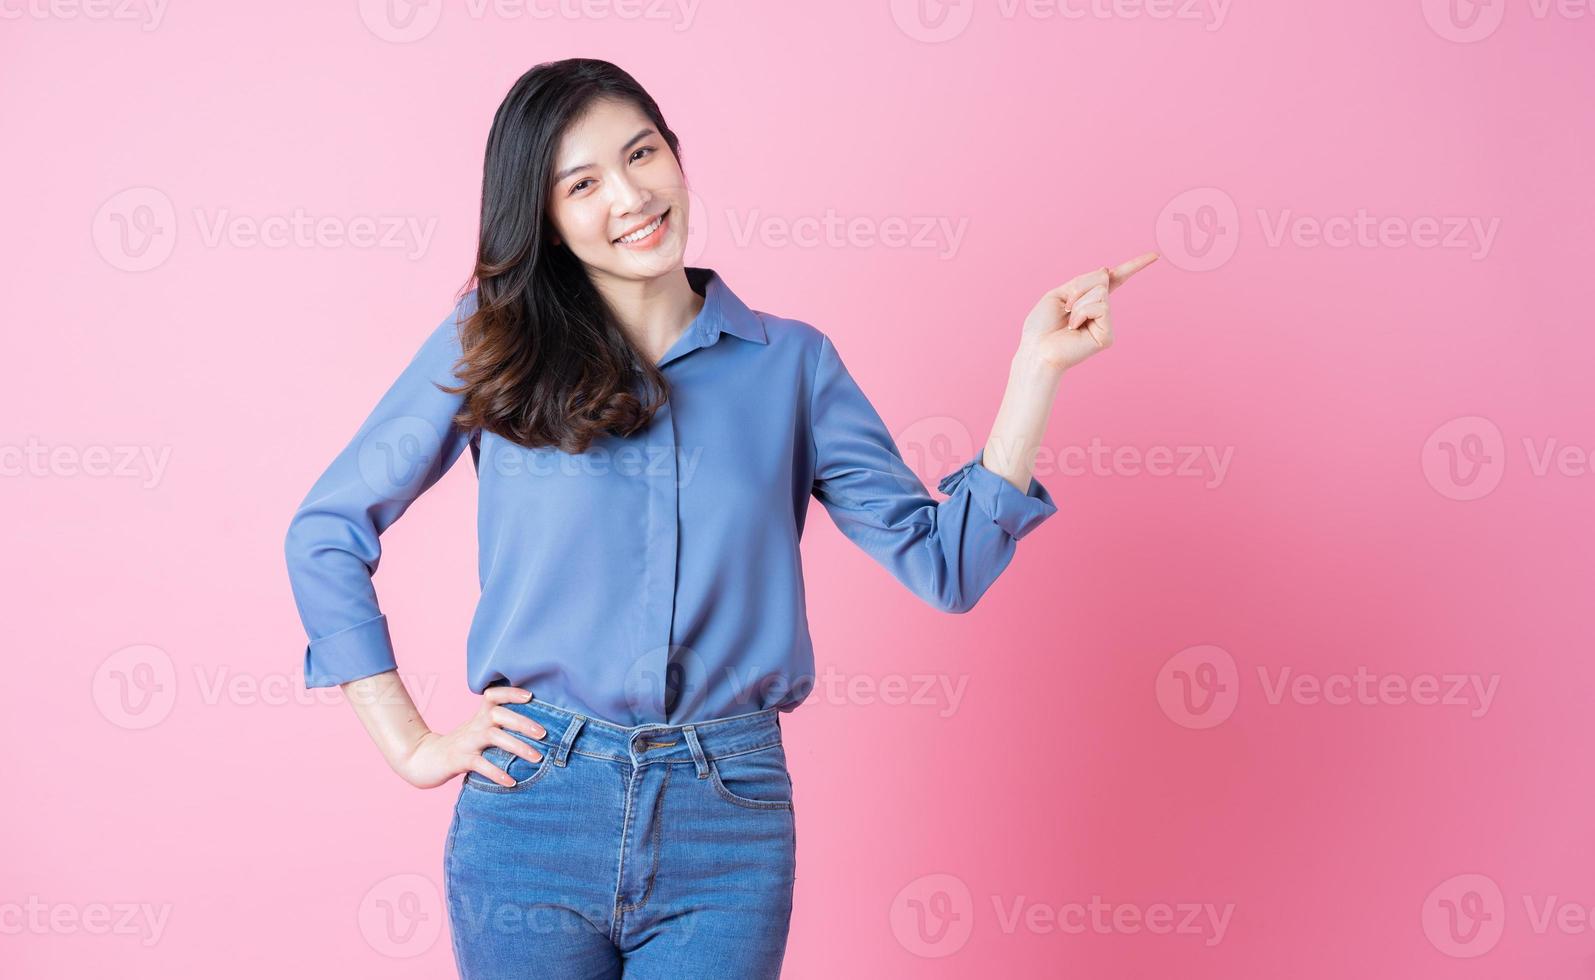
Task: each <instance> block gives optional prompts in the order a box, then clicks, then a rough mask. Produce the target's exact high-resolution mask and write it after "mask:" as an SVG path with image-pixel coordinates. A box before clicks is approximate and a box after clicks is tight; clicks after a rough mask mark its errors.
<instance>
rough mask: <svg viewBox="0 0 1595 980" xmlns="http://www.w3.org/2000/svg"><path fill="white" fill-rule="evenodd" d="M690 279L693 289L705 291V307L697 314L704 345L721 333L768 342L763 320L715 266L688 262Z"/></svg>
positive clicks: (707, 344)
mask: <svg viewBox="0 0 1595 980" xmlns="http://www.w3.org/2000/svg"><path fill="white" fill-rule="evenodd" d="M686 270H687V281H688V282H689V283H691V285H692V288H693V290H694V291H699V290H701V291H702V293H703V311H702V315H701V316H699V318H698V328H697V329H698V330H699V331H700V334H701V337H702V340H703V345H704V346H705V347H707V346H709V345H710V344H713V343H714V342H716V341H717V340H719V339H720V334H721V333H728V334H732V335H733V336H737V337H741V338H742V339H743V340H751V341H753V342H754V343H756V344H767V343H769V342H770V339H769V337H768V336H767V335H766V334H765V332H764V321H763V320H762V319H761V318H760V317H759V315H758V314H757V313H755V312H753V310H751V309H749V308H748V305H747V304H746V303H744V302H742V300H741V299H740V298H738V297H737V294H736V293H734V292H732V291H731V287H730V286H727V285H726V283H725V280H724V279H722V278H721V277H720V273H718V272H716V271H715V270H713V269H704V268H699V267H697V266H690V265H689V266H687V267H686Z"/></svg>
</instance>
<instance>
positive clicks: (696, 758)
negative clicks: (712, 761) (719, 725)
mask: <svg viewBox="0 0 1595 980" xmlns="http://www.w3.org/2000/svg"><path fill="white" fill-rule="evenodd" d="M681 731H682V733H683V734H684V735H686V736H687V744H688V745H690V746H692V764H693V765H695V766H697V767H698V778H699V779H707V778H708V776H709V762H708V760H707V759H705V758H704V755H703V746H702V745H699V744H698V730H697V729H696V728H694V727H692V726H691V725H688V726H686V727H685V728H683V729H682V730H681Z"/></svg>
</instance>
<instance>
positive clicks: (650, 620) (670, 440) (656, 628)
mask: <svg viewBox="0 0 1595 980" xmlns="http://www.w3.org/2000/svg"><path fill="white" fill-rule="evenodd" d="M677 455H678V454H677V452H676V420H675V414H674V413H673V412H672V411H671V409H670V403H669V402H668V401H666V402H665V403H664V404H663V405H661V406H660V407H659V411H657V412H656V413H654V418H653V424H652V425H650V426H649V427H648V452H647V454H646V456H647V458H646V459H645V460H644V461H643V474H644V479H645V480H646V481H647V486H648V543H647V549H648V550H647V554H646V556H645V560H646V569H645V574H644V583H643V588H644V593H643V606H644V608H643V617H642V628H643V636H642V637H641V643H640V645H639V648H638V655H639V656H642V657H646V658H648V659H649V660H650V661H652V662H650V663H647V664H644V665H643V667H644V670H643V671H642V676H643V677H645V678H647V679H648V684H647V687H646V691H647V694H648V695H649V696H650V698H652V699H653V704H652V706H651V707H652V711H653V712H654V713H655V714H656V716H657V718H658V720H659V721H666V720H667V718H666V715H665V702H666V700H667V699H666V690H665V678H666V676H667V675H666V670H667V669H668V667H669V657H670V632H671V628H672V626H673V625H674V619H675V602H676V550H677V547H678V545H679V540H678V535H679V534H680V522H679V519H678V511H677V505H678V500H677V487H676V483H677V479H676V465H677ZM639 707H640V706H639Z"/></svg>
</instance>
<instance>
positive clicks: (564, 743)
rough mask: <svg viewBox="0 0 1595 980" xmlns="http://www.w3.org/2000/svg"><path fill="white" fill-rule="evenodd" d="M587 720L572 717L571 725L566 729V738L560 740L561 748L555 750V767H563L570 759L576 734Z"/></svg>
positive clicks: (578, 716)
mask: <svg viewBox="0 0 1595 980" xmlns="http://www.w3.org/2000/svg"><path fill="white" fill-rule="evenodd" d="M586 720H587V719H585V718H583V717H582V716H581V715H574V716H572V717H571V720H570V724H569V725H567V726H566V727H565V737H564V738H563V739H561V740H560V743H559V748H557V749H555V750H554V765H556V766H563V765H564V764H565V761H566V760H567V759H569V758H570V745H571V743H572V742H574V741H576V733H577V732H578V731H580V730H581V727H582V722H584V721H586Z"/></svg>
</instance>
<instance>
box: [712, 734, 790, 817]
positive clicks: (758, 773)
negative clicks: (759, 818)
mask: <svg viewBox="0 0 1595 980" xmlns="http://www.w3.org/2000/svg"><path fill="white" fill-rule="evenodd" d="M709 781H710V782H711V783H713V784H714V791H715V792H716V793H718V794H719V796H720V798H721V799H723V800H725V801H726V802H727V803H735V804H736V805H737V806H740V807H746V808H748V809H750V810H790V809H792V777H791V776H790V775H789V774H788V773H787V770H786V750H785V749H783V748H782V746H781V743H779V742H777V743H775V744H774V745H767V746H765V747H764V748H762V749H754V750H753V751H752V752H741V753H738V754H736V755H725V756H719V757H718V758H714V759H710V760H709Z"/></svg>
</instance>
